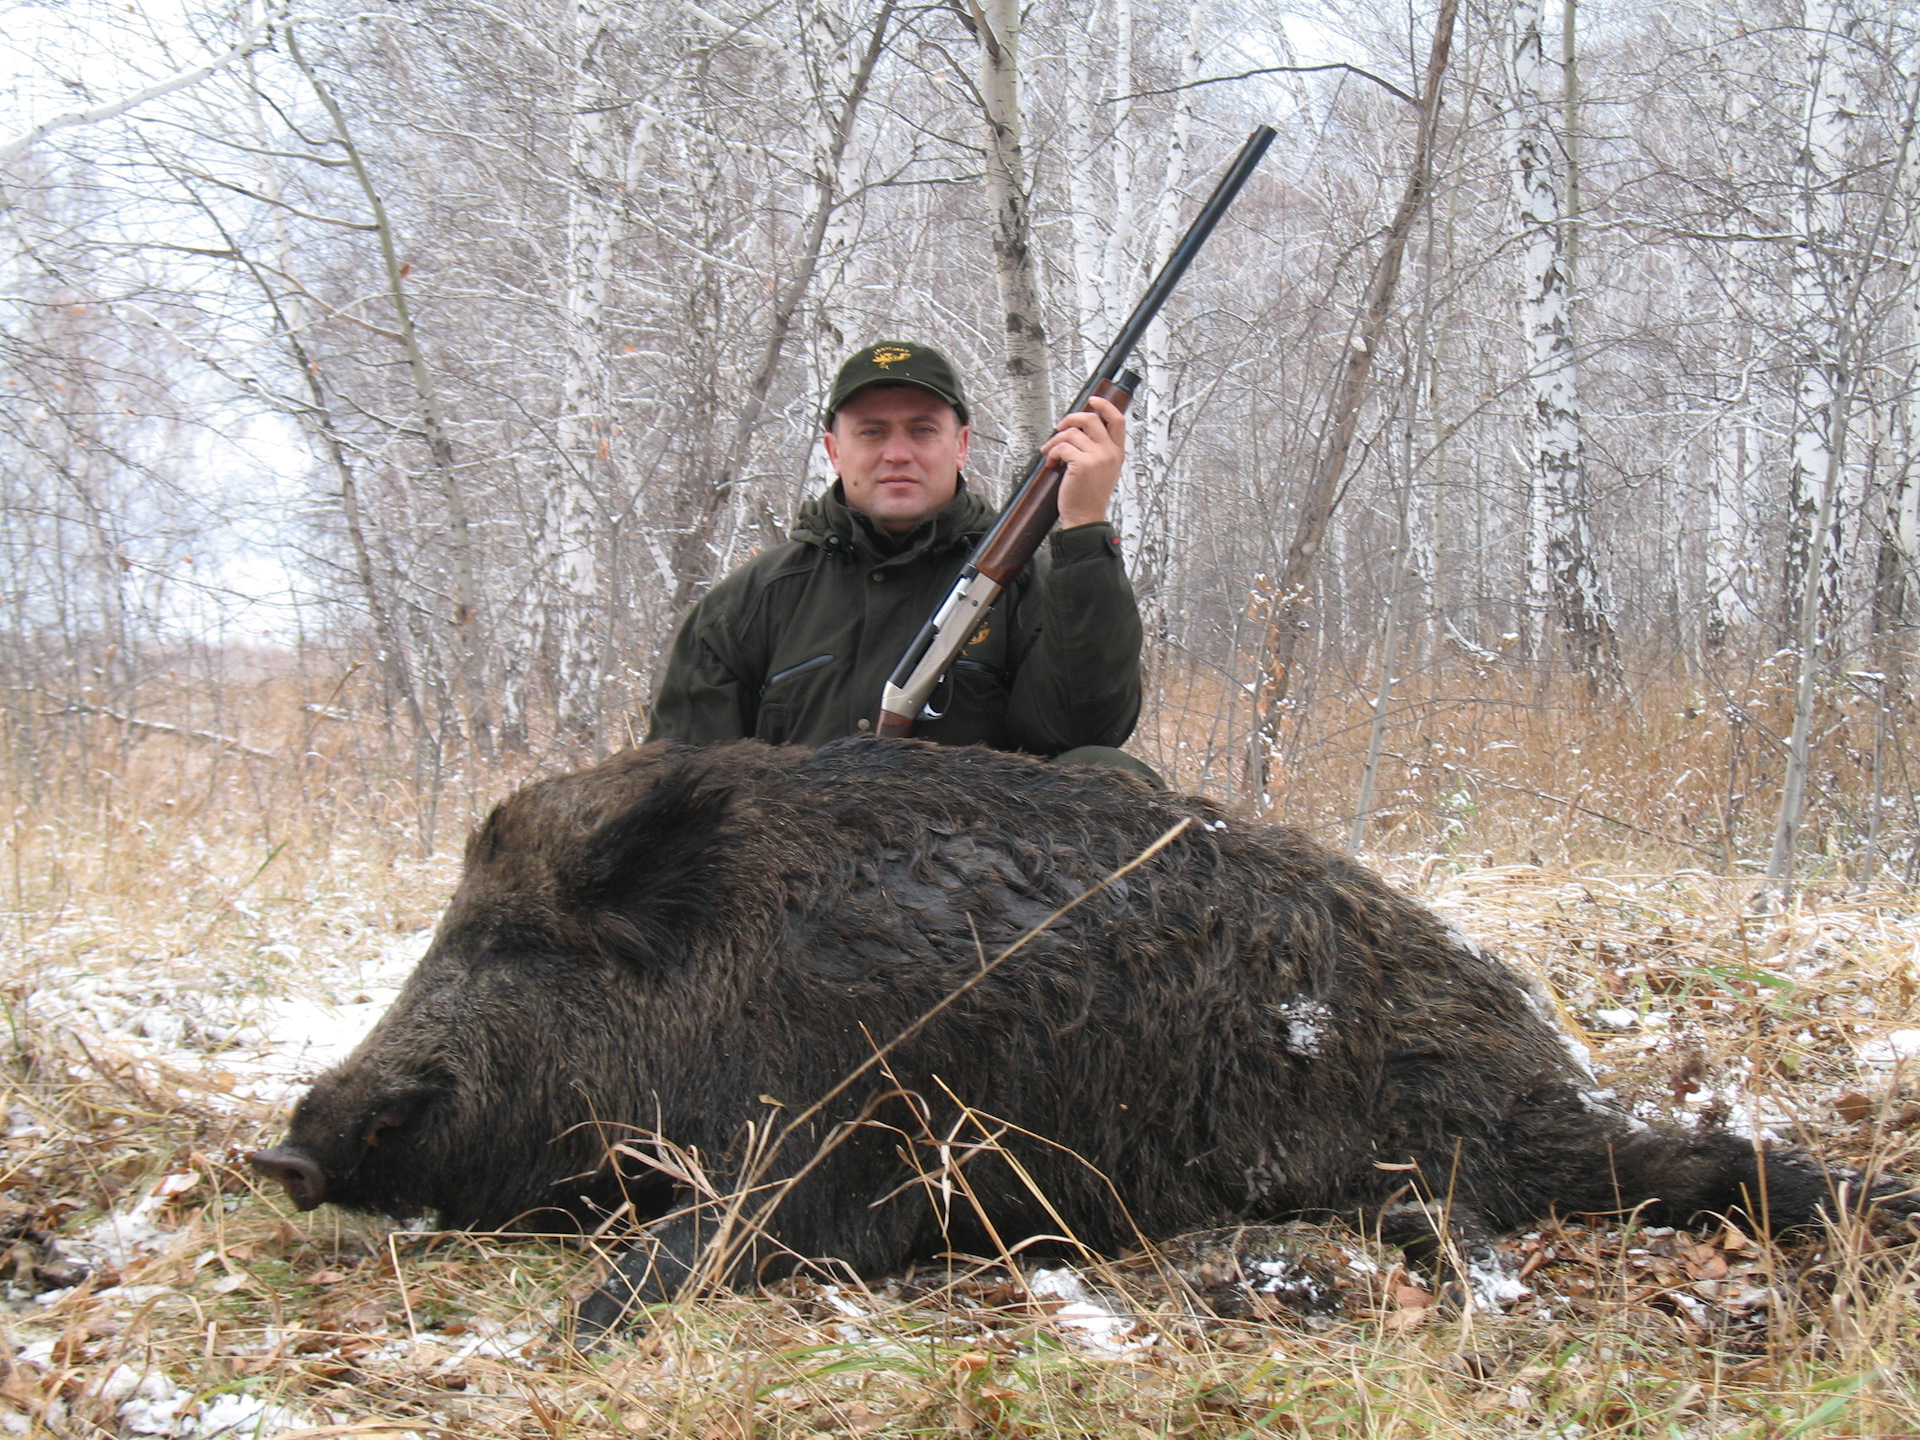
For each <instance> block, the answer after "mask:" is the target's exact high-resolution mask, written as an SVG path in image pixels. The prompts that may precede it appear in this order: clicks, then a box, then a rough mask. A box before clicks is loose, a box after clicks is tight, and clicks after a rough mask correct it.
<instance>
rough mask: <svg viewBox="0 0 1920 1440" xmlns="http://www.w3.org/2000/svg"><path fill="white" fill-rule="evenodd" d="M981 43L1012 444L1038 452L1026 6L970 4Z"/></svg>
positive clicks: (1049, 397) (1038, 314)
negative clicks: (1023, 87) (1023, 52)
mask: <svg viewBox="0 0 1920 1440" xmlns="http://www.w3.org/2000/svg"><path fill="white" fill-rule="evenodd" d="M965 3H966V5H967V9H966V11H965V12H964V15H965V18H966V20H967V22H968V24H969V26H970V28H971V29H972V30H973V32H974V34H975V36H976V38H978V40H979V42H980V106H981V118H982V120H983V121H984V122H985V127H986V175H987V200H988V203H989V205H990V206H991V207H992V211H993V269H994V277H995V279H996V281H997V282H998V285H999V291H1000V312H1001V321H1002V324H1003V325H1004V327H1005V332H1006V356H1007V360H1006V374H1007V377H1008V379H1009V380H1010V381H1011V382H1012V386H1013V408H1014V435H1013V437H1012V439H1013V441H1014V443H1013V445H1012V447H1011V448H1012V449H1013V450H1014V451H1019V450H1020V449H1021V448H1022V443H1023V442H1024V445H1025V446H1029V447H1037V446H1038V445H1039V444H1040V442H1041V441H1043V440H1045V439H1046V438H1047V436H1049V435H1051V434H1052V433H1053V428H1054V425H1055V424H1056V422H1058V420H1059V418H1060V417H1059V416H1058V415H1056V414H1055V413H1054V409H1053V389H1052V367H1051V364H1050V361H1049V359H1048V355H1047V330H1046V322H1045V316H1044V309H1043V306H1042V304H1041V300H1040V277H1039V265H1038V263H1037V262H1036V260H1035V259H1034V254H1033V233H1032V226H1033V217H1032V205H1033V191H1032V185H1031V181H1030V179H1029V177H1028V174H1027V161H1026V153H1025V150H1024V149H1023V141H1022V135H1023V127H1024V117H1023V116H1022V114H1021V110H1020V0H965Z"/></svg>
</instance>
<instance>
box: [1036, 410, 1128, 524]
mask: <svg viewBox="0 0 1920 1440" xmlns="http://www.w3.org/2000/svg"><path fill="white" fill-rule="evenodd" d="M1087 405H1088V408H1087V409H1085V410H1076V411H1074V412H1073V414H1071V415H1069V416H1067V418H1066V419H1064V420H1062V421H1061V422H1060V428H1059V430H1057V431H1056V432H1055V433H1054V436H1053V438H1052V439H1051V440H1049V441H1047V443H1046V444H1044V445H1042V446H1041V447H1040V449H1041V450H1042V451H1043V452H1044V453H1045V454H1046V455H1047V456H1049V457H1050V458H1052V459H1056V460H1064V461H1066V462H1067V473H1066V477H1065V478H1064V479H1063V480H1061V482H1060V523H1061V525H1063V526H1066V527H1067V528H1069V529H1070V528H1072V527H1073V526H1075V525H1092V524H1095V523H1097V522H1098V521H1101V520H1105V519H1106V518H1107V505H1108V503H1109V502H1110V501H1112V499H1113V490H1114V487H1115V486H1116V485H1118V484H1119V483H1120V467H1121V466H1122V465H1123V464H1125V463H1126V458H1127V417H1126V416H1125V415H1123V414H1121V413H1120V407H1119V406H1117V405H1115V404H1114V403H1113V402H1112V401H1111V400H1104V399H1102V398H1101V397H1100V396H1098V395H1096V396H1094V397H1093V399H1091V400H1089V401H1088V402H1087Z"/></svg>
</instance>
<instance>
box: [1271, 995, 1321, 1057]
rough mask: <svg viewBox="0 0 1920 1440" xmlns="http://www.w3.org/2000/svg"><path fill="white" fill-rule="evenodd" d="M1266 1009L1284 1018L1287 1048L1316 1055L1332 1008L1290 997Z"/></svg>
mask: <svg viewBox="0 0 1920 1440" xmlns="http://www.w3.org/2000/svg"><path fill="white" fill-rule="evenodd" d="M1267 1009H1268V1010H1269V1011H1271V1012H1272V1013H1273V1014H1274V1015H1275V1016H1276V1017H1278V1018H1279V1019H1281V1020H1283V1021H1285V1022H1286V1026H1287V1036H1286V1040H1285V1041H1284V1042H1283V1043H1284V1044H1285V1045H1286V1047H1287V1049H1288V1050H1289V1051H1290V1052H1292V1053H1293V1054H1295V1055H1298V1056H1301V1057H1302V1058H1303V1059H1308V1060H1313V1059H1318V1058H1319V1056H1320V1055H1321V1053H1322V1046H1323V1045H1324V1043H1325V1041H1326V1039H1327V1032H1328V1029H1329V1028H1330V1022H1331V1021H1332V1020H1333V1011H1332V1010H1331V1009H1330V1008H1329V1007H1328V1006H1327V1005H1326V1004H1325V1003H1323V1002H1322V1001H1319V1000H1304V999H1303V1000H1289V1001H1287V1002H1286V1004H1284V1005H1269V1006H1268V1007H1267Z"/></svg>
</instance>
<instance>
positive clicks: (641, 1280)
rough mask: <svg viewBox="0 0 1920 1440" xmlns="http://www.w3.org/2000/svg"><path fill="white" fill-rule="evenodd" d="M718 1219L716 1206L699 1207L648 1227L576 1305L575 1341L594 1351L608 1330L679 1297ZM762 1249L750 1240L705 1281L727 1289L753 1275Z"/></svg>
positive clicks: (703, 1256) (715, 1230)
mask: <svg viewBox="0 0 1920 1440" xmlns="http://www.w3.org/2000/svg"><path fill="white" fill-rule="evenodd" d="M719 1222H720V1217H719V1215H718V1214H717V1212H716V1211H715V1209H714V1207H712V1206H709V1205H702V1206H696V1207H691V1208H689V1209H686V1210H683V1211H681V1212H680V1213H679V1214H677V1215H673V1216H670V1217H668V1218H667V1219H665V1220H661V1221H659V1222H657V1223H656V1224H653V1225H649V1226H648V1227H647V1228H646V1229H645V1230H643V1231H642V1232H641V1233H640V1236H639V1238H637V1239H636V1240H635V1241H634V1242H633V1243H632V1244H631V1245H629V1246H628V1247H627V1248H626V1249H625V1250H624V1251H623V1252H622V1253H621V1255H620V1258H619V1259H617V1260H616V1261H615V1262H614V1266H613V1273H612V1274H611V1275H609V1276H608V1277H607V1278H606V1280H605V1281H604V1282H602V1283H601V1285H600V1288H599V1289H597V1290H595V1291H594V1292H593V1293H592V1294H591V1295H589V1296H588V1297H587V1298H586V1299H585V1300H582V1301H581V1302H580V1309H579V1313H578V1314H577V1315H576V1316H575V1318H574V1326H573V1333H574V1343H575V1344H576V1345H577V1346H579V1348H581V1349H582V1350H590V1349H593V1348H595V1347H596V1346H597V1345H598V1344H599V1343H600V1342H601V1341H602V1340H604V1339H605V1338H606V1336H607V1335H608V1333H609V1332H611V1331H614V1330H617V1329H621V1328H623V1327H625V1326H626V1325H629V1324H632V1323H636V1317H637V1316H638V1314H639V1312H640V1311H642V1310H644V1309H645V1308H646V1307H647V1306H649V1305H664V1304H666V1303H667V1302H668V1301H670V1300H672V1299H674V1298H675V1297H676V1296H678V1295H679V1293H680V1291H681V1290H682V1288H684V1287H685V1285H686V1283H687V1281H688V1280H690V1279H691V1278H692V1277H693V1276H694V1274H695V1273H696V1272H697V1271H700V1270H701V1269H702V1262H703V1260H705V1261H707V1264H708V1265H709V1266H710V1265H711V1261H710V1260H707V1257H706V1254H705V1252H706V1248H707V1246H708V1244H709V1242H711V1241H712V1239H713V1237H714V1236H715V1235H716V1234H717V1233H719V1229H720V1223H719ZM762 1249H763V1247H762V1246H760V1245H759V1244H757V1243H755V1242H751V1241H750V1242H748V1243H746V1244H744V1245H742V1246H741V1247H740V1250H739V1253H738V1254H736V1255H735V1256H734V1257H733V1258H732V1259H731V1260H730V1261H729V1262H728V1263H727V1265H726V1266H725V1269H724V1273H720V1274H708V1275H705V1276H704V1277H703V1278H705V1279H706V1280H707V1282H708V1283H710V1284H714V1285H730V1284H732V1283H733V1282H734V1280H736V1279H738V1278H740V1277H742V1276H752V1275H754V1274H755V1273H756V1272H757V1271H758V1269H759V1267H760V1260H761V1251H762Z"/></svg>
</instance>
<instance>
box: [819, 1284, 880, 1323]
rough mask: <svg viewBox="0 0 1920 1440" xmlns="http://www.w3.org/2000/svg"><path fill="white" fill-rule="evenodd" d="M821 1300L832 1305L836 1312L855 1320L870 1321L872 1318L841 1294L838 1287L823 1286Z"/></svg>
mask: <svg viewBox="0 0 1920 1440" xmlns="http://www.w3.org/2000/svg"><path fill="white" fill-rule="evenodd" d="M820 1298H821V1299H823V1300H825V1301H826V1302H827V1304H829V1305H831V1306H832V1307H833V1308H834V1309H835V1310H838V1311H839V1312H840V1313H841V1314H842V1315H847V1316H850V1317H852V1318H853V1319H855V1320H868V1319H871V1318H872V1317H871V1316H870V1315H869V1314H868V1313H867V1311H866V1310H864V1309H863V1308H861V1307H860V1306H858V1305H856V1304H854V1303H853V1302H852V1301H851V1300H849V1299H847V1297H846V1296H845V1295H844V1294H842V1293H841V1290H840V1287H839V1286H838V1285H822V1286H821V1287H820Z"/></svg>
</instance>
